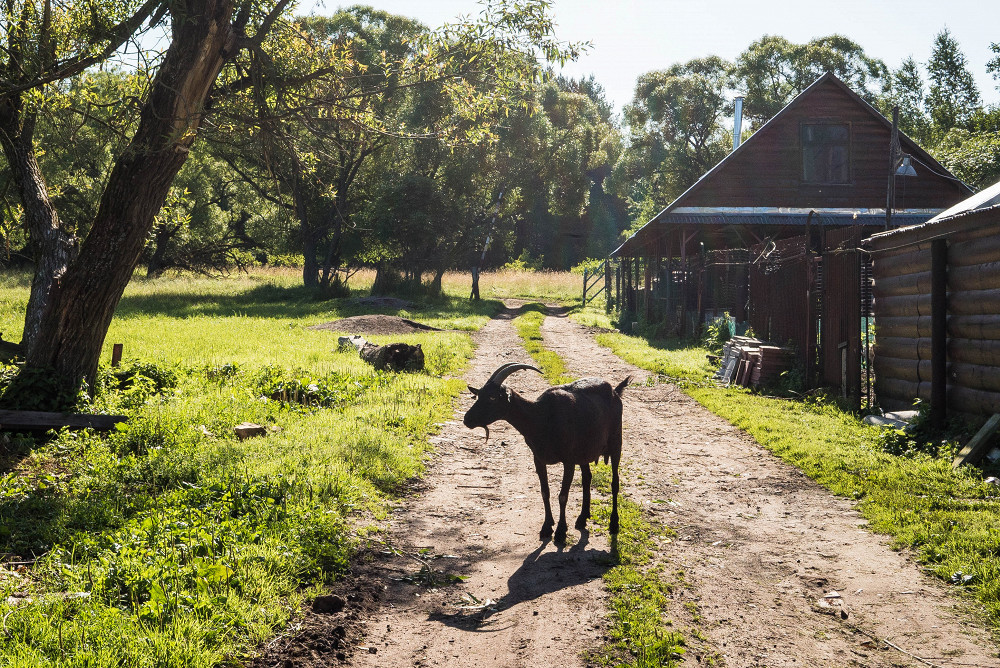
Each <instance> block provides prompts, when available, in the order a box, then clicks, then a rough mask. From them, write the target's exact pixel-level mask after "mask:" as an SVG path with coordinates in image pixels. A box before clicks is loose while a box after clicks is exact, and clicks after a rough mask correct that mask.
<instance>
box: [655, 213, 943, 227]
mask: <svg viewBox="0 0 1000 668" xmlns="http://www.w3.org/2000/svg"><path fill="white" fill-rule="evenodd" d="M930 217H931V215H930V214H927V215H912V214H906V215H900V214H896V215H894V216H893V217H892V223H893V226H899V227H902V226H906V225H919V224H920V223H924V222H927V220H928V219H929V218H930ZM808 218H809V215H808V214H782V213H726V214H719V213H713V214H692V213H667V214H664V215H663V216H661V217H660V218H659V219H658V220H657V221H656V224H657V225H668V224H672V225H779V226H789V225H791V226H799V225H801V226H805V224H806V221H807V220H808ZM811 224H812V225H824V226H827V225H830V226H835V227H844V226H845V225H883V224H885V214H875V215H872V214H847V213H844V214H818V215H814V216H813V217H812V221H811Z"/></svg>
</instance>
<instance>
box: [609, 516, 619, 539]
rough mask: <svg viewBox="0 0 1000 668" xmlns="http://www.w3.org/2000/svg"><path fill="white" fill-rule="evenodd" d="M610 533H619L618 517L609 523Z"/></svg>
mask: <svg viewBox="0 0 1000 668" xmlns="http://www.w3.org/2000/svg"><path fill="white" fill-rule="evenodd" d="M608 533H610V534H611V535H612V536H614V535H617V534H618V520H617V519H613V520H611V523H610V524H609V525H608Z"/></svg>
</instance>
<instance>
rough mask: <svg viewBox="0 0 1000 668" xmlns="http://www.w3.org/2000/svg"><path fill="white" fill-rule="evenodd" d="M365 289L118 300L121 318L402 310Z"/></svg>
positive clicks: (433, 311)
mask: <svg viewBox="0 0 1000 668" xmlns="http://www.w3.org/2000/svg"><path fill="white" fill-rule="evenodd" d="M363 296H365V295H364V294H363V293H358V294H356V295H352V296H351V297H345V298H338V299H326V298H323V297H322V296H321V293H320V292H319V291H318V290H316V289H313V288H306V287H302V286H298V287H280V286H276V285H258V286H255V287H252V288H248V289H246V290H244V291H241V292H237V293H233V294H207V295H206V294H200V293H194V292H188V291H183V290H175V291H162V292H157V293H155V294H152V295H126V296H125V297H123V298H122V300H121V301H120V302H119V304H118V309H117V311H116V312H115V315H116V316H118V317H140V316H157V315H159V316H168V317H175V318H187V317H191V316H210V317H230V316H236V315H239V316H247V317H255V318H308V317H311V316H319V315H330V314H331V312H334V313H336V316H337V317H340V318H343V317H350V316H353V315H361V314H369V313H380V314H386V315H395V314H398V313H399V312H400V311H401V310H402V309H399V308H391V307H390V308H386V307H383V308H379V307H377V306H372V305H370V304H369V305H364V304H359V303H357V301H356V300H357V298H358V297H363ZM502 308H503V305H502V303H500V302H498V301H496V300H483V301H480V302H475V303H474V302H469V301H468V300H464V299H459V298H452V297H444V298H440V299H432V300H424V301H418V302H412V307H409V308H407V309H405V310H406V312H407V314H408V315H409V316H410V317H414V318H418V319H419V318H421V317H429V318H448V317H461V316H467V315H470V314H480V315H488V316H491V317H492V316H494V315H495V314H496V313H497V312H498V311H500V310H502Z"/></svg>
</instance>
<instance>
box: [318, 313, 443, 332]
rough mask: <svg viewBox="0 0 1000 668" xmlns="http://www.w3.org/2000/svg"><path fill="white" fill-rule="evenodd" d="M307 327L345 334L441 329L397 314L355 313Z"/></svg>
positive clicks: (434, 330)
mask: <svg viewBox="0 0 1000 668" xmlns="http://www.w3.org/2000/svg"><path fill="white" fill-rule="evenodd" d="M309 329H322V330H326V331H331V332H344V333H345V334H414V333H416V332H440V331H441V330H440V329H437V328H436V327H430V326H428V325H422V324H420V323H419V322H414V321H413V320H408V319H406V318H400V317H399V316H398V315H356V316H353V317H350V318H341V319H340V320H334V321H332V322H324V323H322V324H320V325H313V326H312V327H310V328H309Z"/></svg>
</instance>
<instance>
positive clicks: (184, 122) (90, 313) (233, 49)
mask: <svg viewBox="0 0 1000 668" xmlns="http://www.w3.org/2000/svg"><path fill="white" fill-rule="evenodd" d="M289 5H290V0H277V1H275V2H269V1H267V0H180V1H168V0H145V1H144V2H140V1H139V0H131V1H126V2H121V1H120V0H119V1H116V2H111V1H110V0H91V1H89V2H79V3H65V4H63V3H53V2H52V0H8V2H7V3H6V6H5V8H4V9H5V11H4V13H3V14H2V15H0V22H2V25H0V42H2V43H0V145H2V148H3V151H4V155H5V157H6V159H7V161H8V163H9V167H10V170H11V172H12V174H13V181H14V183H15V186H16V188H17V190H18V194H19V196H20V199H21V202H22V206H23V210H24V216H25V221H26V225H27V228H28V229H29V232H30V237H31V241H32V244H33V246H34V247H35V249H36V258H37V260H36V275H35V279H34V282H33V285H32V291H31V297H30V300H29V304H28V310H27V314H26V320H25V330H24V335H23V337H22V344H23V346H24V350H25V357H26V361H25V364H24V367H23V368H22V371H21V373H22V374H31V373H38V372H40V371H44V372H46V373H51V374H52V376H53V377H54V378H55V379H57V381H58V382H59V383H60V384H62V385H63V386H64V387H66V388H75V387H79V386H80V383H81V382H82V381H84V380H93V378H94V376H95V375H96V372H97V365H98V361H99V358H100V353H101V348H102V346H103V344H104V339H105V336H106V334H107V330H108V327H109V325H110V323H111V319H112V317H113V315H114V312H115V308H116V307H117V305H118V302H119V300H120V299H121V296H122V294H123V292H124V290H125V287H126V285H127V284H128V282H129V279H130V278H131V276H132V273H133V271H134V270H135V267H136V265H137V263H138V261H139V258H140V255H141V253H142V250H143V247H144V245H145V243H146V241H147V239H148V236H149V233H150V230H151V228H152V226H153V223H154V220H155V217H156V214H157V212H158V211H159V209H160V207H161V206H162V205H163V202H164V201H165V199H166V197H167V195H168V193H169V191H170V188H171V185H172V183H173V181H174V178H175V176H176V175H177V173H178V171H179V170H180V169H181V167H182V166H183V165H184V162H185V160H186V159H187V157H188V154H189V152H190V151H191V150H192V147H193V146H194V144H195V140H196V138H197V137H198V134H199V131H200V129H201V127H202V124H203V121H204V120H205V118H206V116H207V115H209V114H210V113H211V109H212V107H213V106H214V105H215V104H218V102H219V98H221V97H223V96H225V95H226V94H228V93H229V92H230V91H238V90H245V89H246V88H248V87H252V86H253V85H254V83H255V82H254V74H255V73H256V72H257V69H256V68H254V67H252V65H251V63H252V61H253V60H254V59H257V60H260V61H262V62H268V61H271V60H273V59H272V57H271V56H270V55H269V54H268V53H267V52H266V45H267V44H273V43H275V40H273V39H268V38H269V36H270V35H271V34H272V33H276V32H279V31H284V33H283V35H282V37H284V38H285V39H287V40H296V39H300V38H301V33H300V32H299V31H296V30H294V29H293V28H292V24H291V22H290V20H289V17H288V16H287V11H286V10H288V9H289ZM547 6H548V5H547V3H546V2H544V1H543V0H528V1H523V0H500V1H499V2H498V3H496V4H494V5H488V6H487V11H484V13H483V14H482V15H481V18H480V19H479V20H478V21H477V22H475V23H473V22H466V23H458V24H455V25H453V26H451V27H448V28H446V29H445V30H442V31H441V32H439V33H437V34H436V35H435V36H434V38H433V39H429V40H427V42H426V43H425V44H424V45H423V46H424V49H425V54H426V56H425V57H424V58H419V59H409V60H407V61H404V62H401V63H400V64H399V67H400V73H401V76H404V77H405V76H408V75H409V73H408V71H407V69H406V68H407V66H408V65H409V64H411V63H416V64H417V68H416V69H415V70H414V73H413V76H414V77H416V78H417V79H419V78H420V77H421V76H427V74H426V72H427V71H429V70H428V68H427V67H426V66H427V64H428V63H430V62H435V61H436V60H437V61H439V62H441V63H443V65H442V67H447V66H448V62H449V61H448V58H447V54H451V53H454V50H453V49H454V45H455V43H457V42H463V41H464V42H466V43H469V44H474V45H476V46H477V51H476V54H477V55H478V56H479V57H480V60H479V61H478V65H477V67H479V68H481V69H482V71H487V72H489V73H490V76H492V77H494V78H495V79H496V81H497V85H496V86H494V87H493V88H491V89H489V90H487V91H486V92H483V91H482V89H481V88H479V87H477V88H476V89H475V90H474V92H476V93H477V94H476V95H472V96H470V95H469V93H470V90H472V89H470V88H469V87H468V86H466V85H464V84H463V81H462V77H461V76H456V77H455V78H454V79H450V80H449V84H448V88H449V90H450V92H451V94H453V95H455V96H464V97H463V98H462V99H467V104H466V105H465V107H464V109H465V113H466V115H467V117H468V119H469V120H470V123H469V126H468V127H469V128H470V129H472V128H475V127H477V126H476V123H475V121H476V119H477V118H480V117H484V111H489V110H491V109H494V108H496V107H498V106H500V105H503V104H505V101H504V100H505V97H504V96H505V94H506V93H507V92H508V89H509V88H510V86H509V85H504V84H505V82H508V81H517V80H520V79H522V78H523V77H524V75H525V72H523V71H519V70H516V69H515V70H511V69H509V66H508V63H517V62H520V59H510V58H508V57H506V54H508V53H509V52H510V51H512V50H513V51H519V52H523V53H535V52H539V51H540V52H541V53H542V54H543V55H545V56H546V57H550V58H564V57H566V56H571V55H573V51H574V49H573V48H572V47H570V48H568V49H567V48H566V47H565V45H562V44H560V43H558V42H556V41H555V40H554V39H553V38H552V29H553V24H552V21H551V18H550V17H549V16H548V14H547ZM149 26H153V27H154V28H159V29H161V30H165V31H167V34H168V35H169V46H168V48H167V49H166V51H165V52H164V53H163V54H162V55H160V56H159V57H158V58H157V59H155V63H154V64H153V65H152V66H151V67H150V70H149V74H150V75H149V77H148V78H146V79H144V80H143V81H145V85H144V87H143V88H142V89H141V90H139V91H136V94H135V95H134V96H129V97H128V100H133V99H137V100H139V102H138V104H137V109H136V113H137V121H136V123H135V126H134V127H135V130H134V132H133V133H132V136H131V138H130V140H129V141H128V143H127V145H126V146H125V148H124V149H123V150H122V151H121V152H120V153H119V154H118V155H117V156H116V157H115V159H114V161H113V165H112V167H111V170H110V173H109V174H108V177H107V179H106V181H105V185H104V189H103V192H102V195H101V198H100V204H99V206H98V209H97V213H96V214H95V216H94V219H93V220H92V221H90V224H89V225H87V226H86V227H87V229H88V231H87V233H86V236H85V237H83V238H82V239H77V238H76V236H75V235H74V234H72V233H71V232H70V231H69V230H68V228H67V227H66V226H65V225H64V224H63V222H62V221H61V220H60V218H59V215H58V212H57V211H56V209H55V207H54V205H53V203H52V198H51V197H50V196H49V192H48V189H47V186H46V181H45V178H44V176H43V174H42V172H41V170H40V168H39V163H38V156H37V153H36V148H35V137H34V130H35V125H36V121H37V114H38V111H39V108H40V106H41V105H43V104H44V102H45V93H46V90H48V89H49V88H50V87H51V86H53V85H57V84H58V83H59V82H63V81H67V80H69V79H71V78H73V77H77V76H81V75H82V74H84V73H86V71H87V69H88V68H89V67H92V66H94V65H96V64H99V63H102V62H104V61H106V60H107V59H109V58H110V57H112V55H114V54H115V53H116V52H119V50H120V49H122V47H123V45H126V44H127V43H130V42H131V43H132V45H133V47H134V48H141V42H140V41H139V36H140V33H141V32H142V31H143V30H145V29H148V28H149ZM277 43H279V44H280V43H281V40H277ZM349 52H350V51H349V50H348V49H344V50H342V51H340V53H342V54H349ZM145 55H146V56H149V57H152V55H153V54H150V53H146V54H145ZM438 56H443V57H440V58H438ZM224 70H225V71H226V72H231V73H232V74H231V76H227V78H226V79H225V80H226V86H224V87H223V86H219V85H217V83H218V81H219V77H220V73H221V72H223V71H224ZM343 71H344V65H343V64H342V63H329V62H327V63H316V66H315V68H314V69H313V71H311V72H309V73H308V74H307V76H311V77H323V76H333V77H336V76H337V75H338V73H339V72H343ZM123 102H124V101H123ZM13 387H16V383H15V385H14V386H13ZM11 394H13V393H12V392H11V390H10V389H9V390H8V391H7V393H6V395H7V398H9V397H10V395H11Z"/></svg>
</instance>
